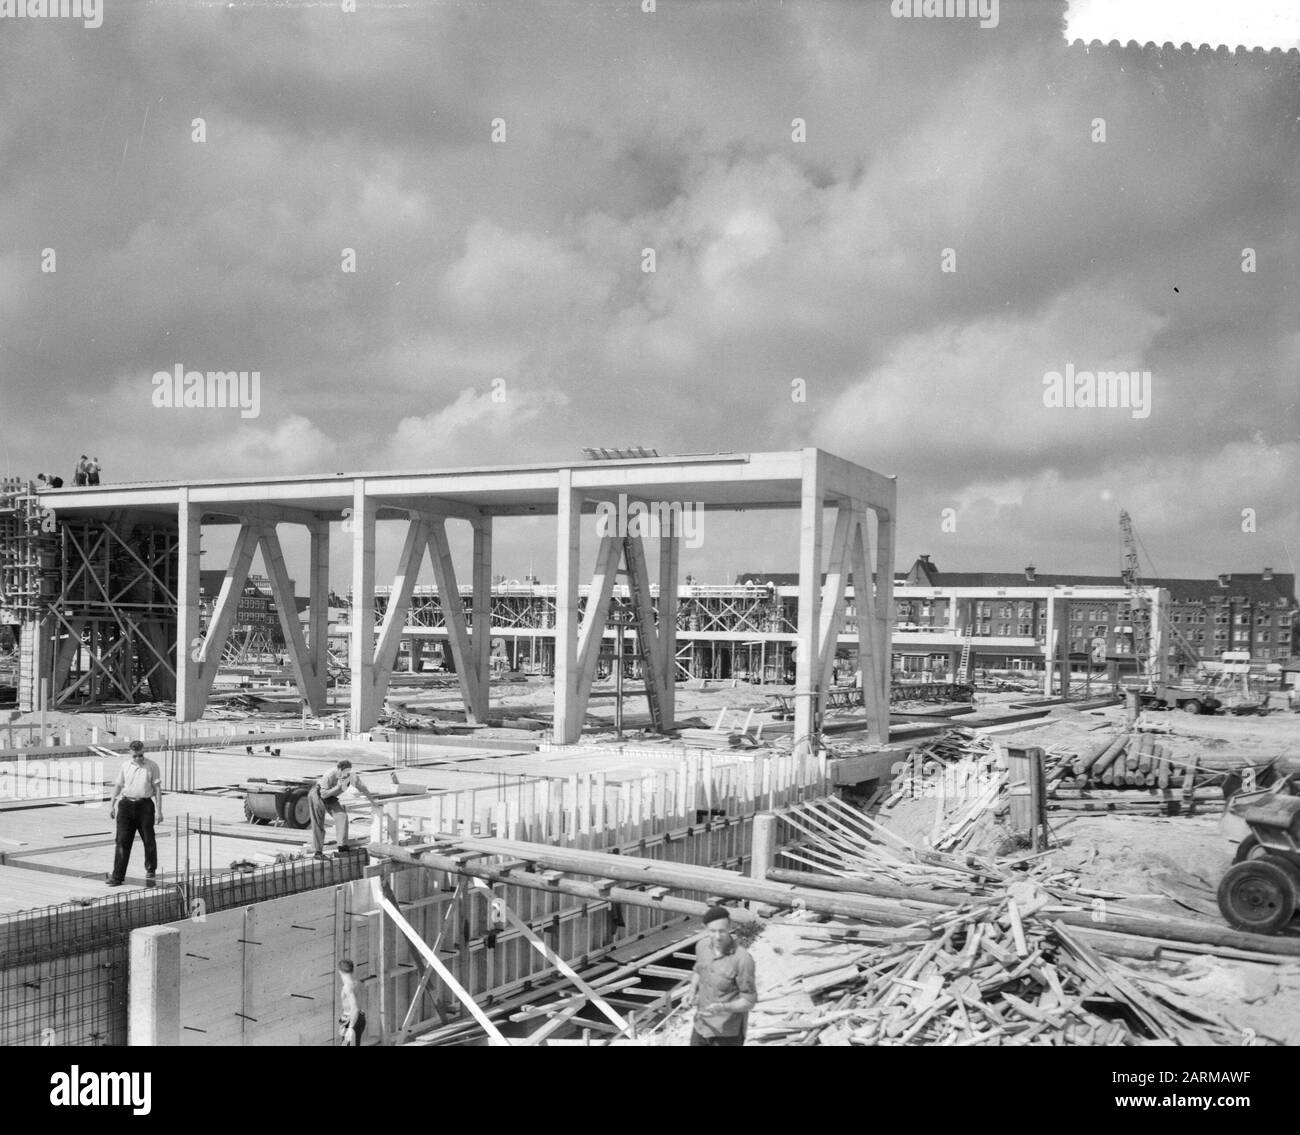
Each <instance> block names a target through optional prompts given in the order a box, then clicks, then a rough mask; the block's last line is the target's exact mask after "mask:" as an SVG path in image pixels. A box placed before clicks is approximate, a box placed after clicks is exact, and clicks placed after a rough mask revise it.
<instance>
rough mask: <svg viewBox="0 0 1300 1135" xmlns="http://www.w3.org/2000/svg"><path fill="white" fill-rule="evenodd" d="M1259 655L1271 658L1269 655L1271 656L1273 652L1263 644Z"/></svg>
mask: <svg viewBox="0 0 1300 1135" xmlns="http://www.w3.org/2000/svg"><path fill="white" fill-rule="evenodd" d="M1259 656H1260V657H1261V658H1271V657H1272V656H1273V652H1272V651H1271V650H1269V648H1268V647H1267V646H1265V647H1263V648H1261V650H1260V652H1259Z"/></svg>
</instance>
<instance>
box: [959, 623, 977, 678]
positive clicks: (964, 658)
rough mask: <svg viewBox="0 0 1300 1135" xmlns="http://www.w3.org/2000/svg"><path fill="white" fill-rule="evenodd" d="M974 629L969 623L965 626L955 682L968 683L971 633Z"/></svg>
mask: <svg viewBox="0 0 1300 1135" xmlns="http://www.w3.org/2000/svg"><path fill="white" fill-rule="evenodd" d="M974 629H975V628H974V627H973V626H971V625H970V624H969V623H968V624H967V625H966V637H965V638H964V639H963V640H962V644H961V662H959V663H958V665H957V680H958V681H961V682H968V681H970V648H971V632H972V631H973V630H974Z"/></svg>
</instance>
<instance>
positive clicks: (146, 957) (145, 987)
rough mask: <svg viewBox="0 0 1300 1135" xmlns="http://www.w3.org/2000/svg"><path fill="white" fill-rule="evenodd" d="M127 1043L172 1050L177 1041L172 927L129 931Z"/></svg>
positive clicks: (177, 980)
mask: <svg viewBox="0 0 1300 1135" xmlns="http://www.w3.org/2000/svg"><path fill="white" fill-rule="evenodd" d="M130 942H131V944H130V970H129V979H128V990H129V1000H128V1006H127V1013H128V1015H127V1040H126V1042H127V1044H129V1045H131V1046H132V1047H145V1048H175V1047H176V1046H177V1045H179V1044H180V1042H181V932H180V931H179V930H178V929H177V928H176V927H174V926H146V927H144V928H142V929H140V930H132V931H131V940H130Z"/></svg>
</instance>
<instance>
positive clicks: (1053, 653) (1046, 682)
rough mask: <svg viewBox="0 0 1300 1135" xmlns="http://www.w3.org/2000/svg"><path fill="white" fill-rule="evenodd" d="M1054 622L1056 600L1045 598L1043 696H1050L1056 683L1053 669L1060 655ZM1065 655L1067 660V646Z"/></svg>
mask: <svg viewBox="0 0 1300 1135" xmlns="http://www.w3.org/2000/svg"><path fill="white" fill-rule="evenodd" d="M1057 633H1058V631H1057V623H1056V600H1055V599H1048V600H1047V630H1046V632H1045V634H1044V636H1043V694H1044V696H1045V697H1049V698H1050V697H1051V696H1052V690H1053V688H1054V687H1055V685H1056V681H1055V678H1056V675H1055V670H1056V667H1057V664H1058V660H1059V659H1060V657H1061V651H1060V649H1059V644H1058V643H1057V641H1056V637H1057ZM1066 657H1067V661H1068V657H1069V651H1068V648H1067V651H1066Z"/></svg>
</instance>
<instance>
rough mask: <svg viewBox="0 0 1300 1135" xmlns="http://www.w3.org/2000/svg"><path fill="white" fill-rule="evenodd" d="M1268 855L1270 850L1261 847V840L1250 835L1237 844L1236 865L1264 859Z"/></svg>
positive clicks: (1233, 858)
mask: <svg viewBox="0 0 1300 1135" xmlns="http://www.w3.org/2000/svg"><path fill="white" fill-rule="evenodd" d="M1267 854H1268V848H1266V847H1261V846H1260V843H1259V840H1257V839H1256V838H1255V837H1254V836H1253V835H1248V836H1247V837H1246V838H1245V839H1243V840H1242V841H1241V842H1240V843H1239V844H1237V851H1236V854H1235V855H1233V857H1232V861H1233V862H1234V863H1245V862H1246V861H1247V860H1248V859H1262V858H1263V857H1264V856H1265V855H1267Z"/></svg>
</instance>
